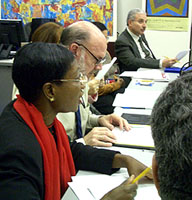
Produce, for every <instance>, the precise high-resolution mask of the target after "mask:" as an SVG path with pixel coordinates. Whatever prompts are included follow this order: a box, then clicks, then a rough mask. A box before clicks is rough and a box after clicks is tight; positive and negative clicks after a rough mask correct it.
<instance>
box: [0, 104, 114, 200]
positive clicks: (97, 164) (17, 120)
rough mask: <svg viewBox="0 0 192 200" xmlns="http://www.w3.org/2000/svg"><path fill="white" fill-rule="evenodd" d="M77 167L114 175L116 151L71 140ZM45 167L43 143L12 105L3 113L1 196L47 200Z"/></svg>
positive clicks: (0, 126) (0, 122)
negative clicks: (41, 145)
mask: <svg viewBox="0 0 192 200" xmlns="http://www.w3.org/2000/svg"><path fill="white" fill-rule="evenodd" d="M71 151H72V154H73V159H74V163H75V167H76V170H79V169H82V170H92V171H97V172H100V173H106V174H111V173H113V172H115V171H116V170H117V169H112V168H111V166H112V162H113V158H114V155H115V154H116V153H117V152H115V151H110V150H104V149H97V148H93V147H91V146H88V145H83V144H81V143H76V142H74V143H72V144H71ZM44 189H45V188H44V168H43V157H42V151H41V147H40V144H39V143H38V141H37V139H36V137H35V135H34V134H33V132H32V131H31V129H30V128H29V127H28V126H27V125H26V123H25V122H24V121H23V119H22V118H21V117H20V115H18V113H17V112H16V111H15V109H14V108H13V106H12V103H11V104H9V105H8V106H7V107H6V108H5V110H4V111H3V113H2V115H1V116H0V199H2V200H13V199H21V200H32V199H33V200H44Z"/></svg>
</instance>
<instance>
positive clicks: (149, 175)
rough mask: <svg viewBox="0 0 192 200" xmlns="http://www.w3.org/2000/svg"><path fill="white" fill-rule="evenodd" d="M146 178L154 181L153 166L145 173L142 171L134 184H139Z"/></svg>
mask: <svg viewBox="0 0 192 200" xmlns="http://www.w3.org/2000/svg"><path fill="white" fill-rule="evenodd" d="M144 176H146V177H147V178H149V179H153V174H152V166H150V167H147V168H146V169H145V170H144V171H142V172H141V173H140V174H139V175H138V176H137V177H136V178H135V179H134V180H133V181H132V184H134V183H137V182H138V181H139V180H140V179H141V178H143V177H144Z"/></svg>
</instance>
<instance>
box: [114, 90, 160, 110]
mask: <svg viewBox="0 0 192 200" xmlns="http://www.w3.org/2000/svg"><path fill="white" fill-rule="evenodd" d="M160 94H161V91H142V90H140V91H139V92H138V91H136V90H134V89H128V90H125V92H124V93H123V94H121V93H118V94H117V95H116V97H115V100H114V102H113V106H115V107H116V106H118V107H128V108H141V109H152V108H153V106H154V104H155V101H156V100H157V98H158V97H159V95H160Z"/></svg>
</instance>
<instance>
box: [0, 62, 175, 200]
mask: <svg viewBox="0 0 192 200" xmlns="http://www.w3.org/2000/svg"><path fill="white" fill-rule="evenodd" d="M12 62H13V60H1V61H0V71H1V73H0V76H1V78H0V80H1V84H0V92H1V94H3V95H1V105H0V112H1V111H2V109H3V107H4V106H5V105H6V104H7V102H8V101H10V100H11V98H12V90H13V82H12V79H11V66H12ZM169 76H170V81H172V80H174V79H175V78H177V76H178V74H176V73H169ZM137 83H138V80H137V79H132V80H131V82H130V84H129V86H128V87H127V88H126V91H125V95H126V93H127V92H129V91H136V92H137V93H142V92H148V91H154V92H156V91H159V92H162V91H163V90H164V89H165V87H166V86H167V85H168V82H154V83H153V84H152V86H150V87H149V86H145V85H142V86H141V85H138V84H137ZM5 88H6V90H5ZM141 98H142V97H141ZM151 111H152V109H138V108H137V109H131V108H129V109H127V108H122V107H121V106H117V107H116V108H115V110H114V112H115V113H116V114H117V115H119V116H121V115H122V113H133V114H147V115H150V114H151ZM108 149H109V150H117V151H120V152H121V153H122V154H125V155H131V156H132V157H134V158H136V159H137V160H139V161H140V162H142V163H144V164H145V165H147V166H150V165H151V162H152V156H153V154H154V151H153V150H146V149H133V148H125V147H115V146H113V147H110V148H108ZM111 177H112V178H113V179H109V178H111ZM111 177H108V176H107V175H106V176H104V175H101V174H99V173H95V172H88V171H79V172H78V173H77V175H76V178H79V180H80V183H78V185H75V186H73V184H72V183H73V182H72V183H71V184H70V183H69V184H70V186H71V187H69V188H68V189H67V191H66V193H65V194H64V196H63V197H62V200H78V199H80V200H81V199H83V200H84V199H89V200H92V199H93V200H94V199H99V198H98V197H100V196H101V195H102V194H104V191H105V190H104V189H105V188H106V186H107V185H109V182H113V181H112V180H115V181H116V182H117V183H121V182H122V180H125V179H127V178H128V173H127V171H126V169H120V170H119V171H118V172H116V173H115V174H113V175H112V176H111ZM114 177H115V178H114ZM89 178H91V179H89ZM108 179H109V181H108V182H107V184H106V183H105V181H104V180H108ZM73 180H75V179H73ZM97 180H98V182H97ZM118 181H119V182H118ZM85 182H87V183H89V182H90V183H92V182H95V183H97V185H96V186H95V185H92V188H98V191H95V194H96V195H93V194H92V192H90V190H88V186H86V183H85ZM117 183H115V184H116V185H113V186H111V187H112V188H113V187H115V186H117ZM85 186H86V187H85ZM108 190H109V188H108V189H107V190H106V192H107V191H108ZM100 191H101V194H100ZM102 192H103V193H102ZM99 195H100V196H99ZM140 199H148V200H154V199H155V200H158V199H160V197H159V196H158V193H157V190H156V189H155V186H154V184H153V183H152V182H147V181H146V183H145V184H139V186H138V190H137V196H136V197H135V200H140Z"/></svg>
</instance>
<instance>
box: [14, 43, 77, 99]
mask: <svg viewBox="0 0 192 200" xmlns="http://www.w3.org/2000/svg"><path fill="white" fill-rule="evenodd" d="M73 61H74V56H73V54H72V53H71V52H70V51H69V50H68V49H66V48H65V47H64V46H62V45H60V44H54V43H41V42H35V43H31V44H28V45H25V46H23V47H22V48H21V49H19V50H18V52H17V53H16V56H15V59H14V63H13V69H12V78H13V81H14V83H15V85H16V86H17V88H18V90H19V93H20V95H21V96H22V97H23V98H24V99H25V100H27V101H28V102H33V101H34V100H36V99H37V98H38V97H39V96H40V94H41V92H42V86H43V85H44V84H45V83H46V82H51V81H52V80H54V79H61V78H63V76H64V75H65V74H66V73H67V71H68V70H69V69H70V67H71V64H72V62H73Z"/></svg>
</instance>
